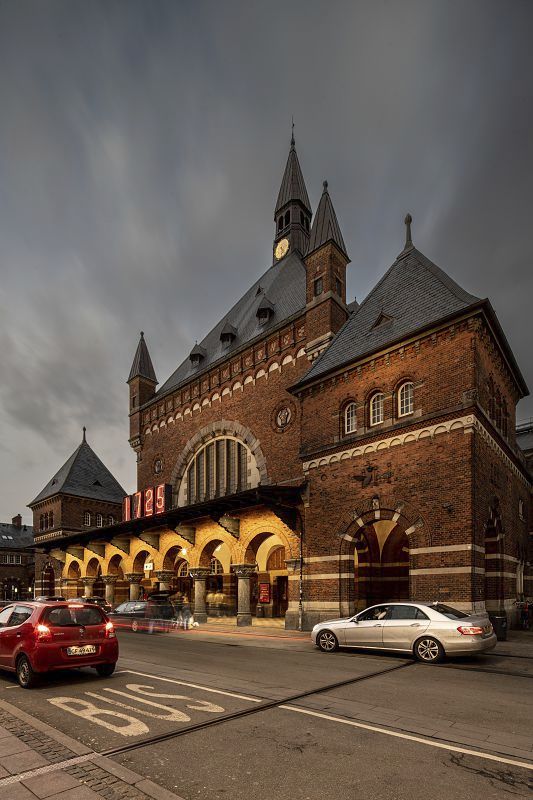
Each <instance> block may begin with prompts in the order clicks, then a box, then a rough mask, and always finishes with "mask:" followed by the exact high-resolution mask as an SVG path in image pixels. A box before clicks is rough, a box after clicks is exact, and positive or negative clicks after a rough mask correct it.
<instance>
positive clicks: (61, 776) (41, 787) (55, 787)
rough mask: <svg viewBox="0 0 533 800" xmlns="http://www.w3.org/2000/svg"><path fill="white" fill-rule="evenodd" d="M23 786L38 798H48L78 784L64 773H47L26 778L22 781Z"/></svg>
mask: <svg viewBox="0 0 533 800" xmlns="http://www.w3.org/2000/svg"><path fill="white" fill-rule="evenodd" d="M22 783H23V784H24V786H26V787H27V788H28V789H30V790H31V791H32V792H33V793H34V794H35V795H36V796H37V797H39V798H41V799H42V798H45V797H46V798H48V797H50V796H52V795H54V794H57V793H58V792H64V791H66V790H67V789H75V788H76V787H77V786H79V785H80V784H79V782H78V781H77V780H76V778H73V777H72V776H71V775H67V773H66V772H62V771H59V770H58V771H57V772H48V773H45V774H44V775H35V776H34V777H33V778H28V779H27V780H25V781H22Z"/></svg>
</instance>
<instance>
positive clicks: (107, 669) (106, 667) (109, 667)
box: [95, 664, 116, 678]
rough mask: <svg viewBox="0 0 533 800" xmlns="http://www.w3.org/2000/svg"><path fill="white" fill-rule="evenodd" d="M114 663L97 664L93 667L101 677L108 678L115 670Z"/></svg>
mask: <svg viewBox="0 0 533 800" xmlns="http://www.w3.org/2000/svg"><path fill="white" fill-rule="evenodd" d="M115 667H116V664H98V666H97V667H96V668H95V669H96V671H97V673H98V674H99V676H100V677H101V678H109V676H110V675H112V674H113V673H114V671H115Z"/></svg>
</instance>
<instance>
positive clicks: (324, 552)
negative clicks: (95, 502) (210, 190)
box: [47, 139, 531, 628]
mask: <svg viewBox="0 0 533 800" xmlns="http://www.w3.org/2000/svg"><path fill="white" fill-rule="evenodd" d="M405 222H406V237H405V244H404V246H403V249H402V251H401V253H400V254H399V255H398V257H397V258H396V259H395V260H394V263H393V264H392V266H391V267H390V269H389V270H388V271H387V272H386V273H385V274H384V275H383V276H382V277H381V278H380V280H379V282H378V283H377V284H376V286H375V288H374V289H373V290H372V291H371V292H370V294H369V295H368V297H367V298H366V299H365V300H364V302H362V303H361V304H360V305H358V304H357V303H355V302H354V303H352V304H347V302H346V268H347V266H348V264H349V258H348V254H347V251H346V246H345V243H344V239H343V236H342V233H341V229H340V226H339V223H338V220H337V217H336V214H335V211H334V208H333V205H332V201H331V197H330V194H329V190H328V186H327V183H324V187H323V193H322V196H321V199H320V202H319V204H318V208H317V209H316V212H315V214H314V216H313V214H312V211H311V205H310V202H309V198H308V195H307V190H306V187H305V182H304V179H303V175H302V172H301V169H300V165H299V162H298V157H297V154H296V148H295V144H294V139H293V140H292V142H291V147H290V151H289V157H288V161H287V165H286V168H285V173H284V175H283V180H282V184H281V188H280V192H279V195H278V199H277V203H276V206H275V211H274V223H275V234H274V245H273V263H272V265H271V266H270V267H269V268H268V269H267V270H266V271H265V272H264V273H263V274H262V275H261V277H259V278H258V279H257V280H256V281H255V283H254V284H253V285H252V286H251V288H250V289H249V290H248V291H247V292H246V293H245V294H244V295H243V297H241V298H240V299H239V300H238V301H237V303H236V304H235V305H234V306H233V308H232V309H231V310H230V311H229V312H228V313H227V314H225V315H224V317H222V319H221V320H220V322H219V323H218V324H217V325H216V326H215V327H214V328H213V330H212V331H210V332H209V333H208V334H207V336H206V337H205V339H203V340H202V341H201V342H200V343H199V344H197V345H195V346H194V347H193V348H192V350H191V352H190V355H189V357H188V358H187V359H185V361H184V362H183V363H182V364H181V365H179V366H178V368H177V369H176V371H175V372H174V373H173V374H172V375H171V376H170V377H169V378H168V379H167V380H166V381H165V382H164V383H163V384H162V385H161V386H160V387H159V388H157V386H158V382H157V379H156V374H155V371H154V367H153V364H152V361H151V358H150V355H149V352H148V348H147V344H146V341H145V339H144V336H143V334H141V338H140V341H139V344H138V348H137V352H136V354H135V358H134V361H133V365H132V368H131V372H130V375H129V379H128V385H129V418H130V444H131V446H132V448H133V449H134V451H135V452H136V454H137V466H138V489H139V494H138V495H137V496H136V497H135V498H134V511H133V513H132V516H133V520H125V521H124V522H122V523H121V524H120V525H116V526H113V527H112V528H109V529H104V530H101V531H99V532H96V533H97V535H95V533H94V532H91V533H90V534H89V533H83V534H81V535H80V534H78V535H74V536H71V537H69V539H68V540H67V541H65V542H64V543H63V544H62V546H61V547H62V549H61V550H58V551H57V553H56V554H57V555H58V556H59V557H60V558H62V559H63V560H64V572H63V574H64V575H66V574H68V570H70V569H72V564H73V563H74V562H76V564H77V566H76V569H77V570H79V571H80V574H81V575H82V576H84V575H86V574H89V573H93V572H94V570H95V569H96V568H98V569H100V570H101V572H102V574H103V575H104V576H107V578H105V579H106V580H107V581H108V586H109V587H110V588H109V593H108V597H109V599H112V598H113V596H114V597H115V599H116V590H119V591H120V593H121V594H120V596H121V597H124V596H125V593H126V591H129V593H130V596H131V597H132V598H135V597H137V596H138V594H139V592H140V591H142V590H144V591H148V590H150V589H151V588H159V589H161V588H165V589H166V588H169V587H170V588H173V589H176V590H179V591H183V592H185V593H187V594H188V593H191V594H192V596H193V598H194V607H195V616H196V618H197V619H198V620H200V621H201V620H205V619H206V618H207V615H211V616H216V615H220V614H229V615H234V614H236V615H237V623H238V624H249V623H250V622H251V620H252V617H253V616H254V615H260V616H272V617H278V618H282V619H283V618H284V620H285V624H286V626H287V627H297V626H299V625H301V626H303V627H306V628H307V627H310V626H311V625H313V624H314V623H315V622H316V621H318V620H320V619H324V618H328V617H334V616H338V615H339V614H342V615H344V614H349V613H351V612H352V611H354V610H355V609H358V608H361V607H364V606H365V605H367V604H370V603H373V602H376V601H381V600H384V599H398V598H407V597H411V598H413V599H417V600H435V599H440V600H444V601H447V602H449V603H452V604H454V605H456V606H458V607H460V608H465V609H470V608H474V609H482V608H487V609H488V610H489V611H491V612H496V611H498V612H502V611H505V612H507V613H508V614H510V615H511V616H512V615H513V613H514V609H515V601H516V599H517V596H518V595H519V594H520V593H521V592H522V591H523V588H522V587H523V585H524V581H530V580H531V570H530V565H529V556H528V541H529V540H528V536H529V527H528V523H527V519H528V513H529V510H528V509H529V504H530V498H531V494H530V491H531V477H530V475H529V473H528V471H527V469H526V464H525V459H524V456H523V454H522V453H521V451H520V449H519V448H518V447H517V443H516V438H515V425H514V420H515V407H516V403H517V402H518V400H519V399H520V398H521V397H523V396H524V395H525V394H527V391H528V390H527V387H526V385H525V383H524V379H523V377H522V375H521V373H520V370H519V368H518V366H517V364H516V361H515V358H514V356H513V353H512V351H511V349H510V347H509V344H508V342H507V340H506V338H505V336H504V333H503V331H502V329H501V327H500V325H499V323H498V320H497V318H496V314H495V312H494V310H493V308H492V306H491V304H490V302H489V301H488V300H483V299H480V298H478V297H475V296H474V295H471V294H469V293H468V292H466V291H465V290H464V289H462V288H461V287H460V286H458V285H457V284H456V283H455V281H453V280H452V279H451V278H450V277H449V276H448V275H447V274H446V273H445V272H443V271H442V270H441V269H440V268H439V267H437V266H436V265H435V264H433V263H432V262H431V261H430V260H429V259H428V258H427V257H426V256H425V255H423V254H422V253H421V252H420V251H419V250H418V249H417V248H416V247H415V246H414V244H413V241H412V237H411V222H412V220H411V217H410V216H409V215H408V216H407V217H406V220H405ZM162 484H166V485H168V486H169V487H171V491H172V501H171V503H169V504H167V505H165V504H164V503H162V505H161V507H160V508H158V511H159V513H157V514H154V509H153V506H152V505H151V503H152V499H153V490H152V488H151V487H154V486H156V485H162ZM145 490H148V494H147V495H146V494H145V493H144V492H145ZM147 498H148V500H147ZM143 500H144V501H145V502H146V503H147V505H146V506H145V508H144V510H143V508H142V502H143ZM128 508H129V506H128ZM128 516H129V512H128ZM47 547H48V549H49V550H50V549H52V546H51V545H47ZM113 586H114V587H115V589H113ZM114 591H115V595H114Z"/></svg>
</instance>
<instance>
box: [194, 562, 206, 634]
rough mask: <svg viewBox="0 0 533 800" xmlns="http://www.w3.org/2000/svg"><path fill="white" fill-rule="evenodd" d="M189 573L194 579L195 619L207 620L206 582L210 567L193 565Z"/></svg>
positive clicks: (198, 620)
mask: <svg viewBox="0 0 533 800" xmlns="http://www.w3.org/2000/svg"><path fill="white" fill-rule="evenodd" d="M189 575H190V576H191V578H192V579H193V580H194V621H195V622H207V609H206V607H205V582H206V580H207V576H208V575H209V568H208V567H193V568H192V569H190V570H189Z"/></svg>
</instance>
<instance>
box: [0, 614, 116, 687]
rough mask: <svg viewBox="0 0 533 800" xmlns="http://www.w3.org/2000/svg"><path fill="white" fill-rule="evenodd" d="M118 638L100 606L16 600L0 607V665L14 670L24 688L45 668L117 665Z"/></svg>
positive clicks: (104, 669)
mask: <svg viewBox="0 0 533 800" xmlns="http://www.w3.org/2000/svg"><path fill="white" fill-rule="evenodd" d="M117 659H118V642H117V639H116V636H115V630H114V626H113V623H112V622H110V621H109V619H108V618H107V616H106V615H105V614H104V612H103V611H102V609H101V608H99V607H98V606H96V605H85V604H82V603H58V602H57V601H52V602H46V603H45V602H43V603H40V602H35V601H33V602H30V601H28V602H20V603H19V602H14V603H12V604H11V605H9V606H6V608H4V609H2V610H1V611H0V668H1V669H5V670H9V671H11V672H15V673H16V675H17V679H18V682H19V684H20V686H22V688H23V689H29V688H31V687H32V686H33V685H34V684H35V683H36V681H37V679H38V677H39V676H40V675H42V674H44V673H46V672H50V671H55V670H60V669H71V668H72V667H94V668H95V669H96V671H97V673H98V674H99V675H101V676H102V677H107V676H109V675H111V674H112V673H113V671H114V669H115V664H116V662H117Z"/></svg>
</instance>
